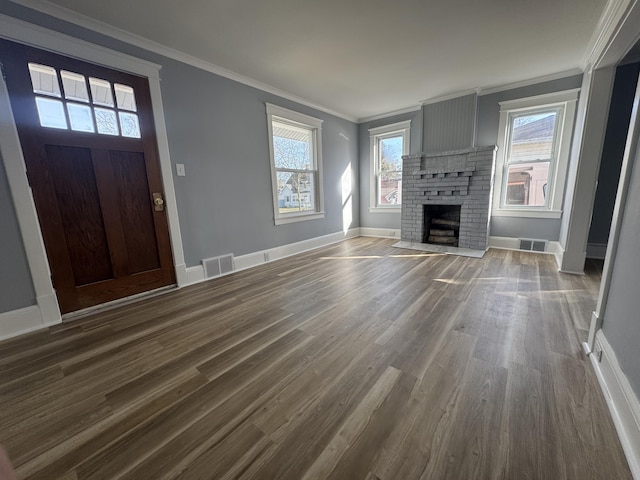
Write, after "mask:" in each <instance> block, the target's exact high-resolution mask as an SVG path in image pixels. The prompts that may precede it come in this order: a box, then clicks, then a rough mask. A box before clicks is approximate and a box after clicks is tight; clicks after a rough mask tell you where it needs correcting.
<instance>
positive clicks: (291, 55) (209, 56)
mask: <svg viewBox="0 0 640 480" xmlns="http://www.w3.org/2000/svg"><path fill="white" fill-rule="evenodd" d="M17 3H22V4H25V5H28V6H35V7H38V6H40V7H43V8H40V9H43V10H45V11H47V10H48V11H49V12H50V13H51V12H52V11H54V10H55V9H52V8H51V4H55V5H57V6H61V7H65V8H67V9H69V10H72V11H74V12H77V13H80V14H84V15H86V16H88V17H91V18H93V19H95V20H99V21H100V22H104V23H106V24H109V25H112V26H115V27H117V28H119V29H122V30H124V31H126V32H130V33H134V34H136V35H138V36H141V37H143V38H145V39H148V40H152V41H153V42H157V43H158V44H161V45H164V46H167V47H170V48H172V49H175V50H177V51H180V52H184V53H187V54H189V55H191V56H193V57H196V58H198V59H200V60H202V61H204V62H207V63H210V64H214V65H217V66H220V67H223V68H225V69H228V70H230V71H232V72H235V73H237V74H240V75H242V76H246V77H249V78H250V79H254V80H257V81H258V82H262V83H264V84H267V85H269V86H272V87H275V88H277V89H280V90H283V91H286V92H288V93H290V94H293V95H296V96H299V97H302V98H304V99H306V100H308V101H309V102H312V103H314V104H317V105H321V106H323V107H325V108H327V109H330V110H333V111H335V112H339V113H341V114H343V115H344V116H346V117H348V118H354V119H362V118H366V117H370V116H374V115H378V114H382V113H387V112H391V111H395V110H399V109H404V108H407V107H411V106H415V105H418V104H419V103H420V101H422V100H427V99H430V98H434V97H439V96H443V95H448V94H451V93H455V92H459V91H466V90H469V89H474V88H484V87H493V86H499V85H504V84H510V83H514V82H520V81H525V80H528V79H532V78H537V77H541V76H547V75H552V74H556V73H558V72H565V71H569V70H573V69H576V68H580V66H581V61H582V59H583V57H584V55H585V51H586V49H587V48H588V45H589V44H590V40H591V37H592V35H593V32H594V30H595V29H596V25H597V23H598V19H599V18H600V15H601V14H602V12H603V9H604V7H605V4H606V0H395V1H390V0H387V1H380V0H271V1H265V0H182V1H178V0H135V1H132V0H109V1H87V0H52V1H50V2H46V3H45V2H43V1H42V0H17ZM47 3H48V5H47ZM44 7H46V8H44ZM63 16H64V15H63Z"/></svg>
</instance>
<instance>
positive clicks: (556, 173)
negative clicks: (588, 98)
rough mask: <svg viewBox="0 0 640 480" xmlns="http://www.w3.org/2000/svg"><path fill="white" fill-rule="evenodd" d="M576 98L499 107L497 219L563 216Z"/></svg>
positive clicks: (534, 100)
mask: <svg viewBox="0 0 640 480" xmlns="http://www.w3.org/2000/svg"><path fill="white" fill-rule="evenodd" d="M577 95H578V92H577V91H576V90H572V91H568V92H558V93H554V94H550V95H542V96H540V97H531V98H527V99H522V100H514V101H508V102H502V103H501V104H500V106H501V113H500V126H499V138H498V163H497V164H496V182H495V187H496V189H495V192H494V204H493V215H498V216H500V215H502V216H525V217H542V218H559V217H560V215H561V211H560V209H561V206H562V196H563V192H564V184H565V179H566V170H567V164H568V159H569V147H570V142H571V134H572V130H573V120H574V117H575V104H576V100H577Z"/></svg>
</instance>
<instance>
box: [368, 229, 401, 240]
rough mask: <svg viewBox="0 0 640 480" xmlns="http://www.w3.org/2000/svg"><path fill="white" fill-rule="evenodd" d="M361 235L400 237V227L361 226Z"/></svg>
mask: <svg viewBox="0 0 640 480" xmlns="http://www.w3.org/2000/svg"><path fill="white" fill-rule="evenodd" d="M360 236H361V237H380V238H397V239H398V240H399V239H400V229H399V228H373V227H360Z"/></svg>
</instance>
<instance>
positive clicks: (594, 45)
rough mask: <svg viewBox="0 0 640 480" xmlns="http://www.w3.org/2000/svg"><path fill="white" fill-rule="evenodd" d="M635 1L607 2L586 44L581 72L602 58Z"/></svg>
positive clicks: (619, 0)
mask: <svg viewBox="0 0 640 480" xmlns="http://www.w3.org/2000/svg"><path fill="white" fill-rule="evenodd" d="M635 3H636V0H609V1H608V2H607V4H606V5H605V7H604V10H603V11H602V15H601V16H600V19H599V20H598V25H597V26H596V28H595V30H594V31H593V34H592V35H591V39H590V40H589V43H588V44H587V48H586V49H585V52H584V55H583V56H582V61H581V62H580V67H581V68H582V70H583V71H586V70H589V69H590V68H591V67H592V66H594V65H596V64H597V62H598V60H599V59H600V58H601V57H602V55H603V53H604V52H605V50H606V48H607V46H608V45H609V42H610V40H611V39H612V38H613V37H614V36H615V33H616V31H617V30H618V26H619V24H620V21H621V20H622V18H623V17H624V16H625V13H626V12H627V11H628V10H629V7H630V6H632V4H635Z"/></svg>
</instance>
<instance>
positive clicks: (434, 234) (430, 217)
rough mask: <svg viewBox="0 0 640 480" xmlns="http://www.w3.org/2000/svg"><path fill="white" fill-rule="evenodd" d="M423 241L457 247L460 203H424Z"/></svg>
mask: <svg viewBox="0 0 640 480" xmlns="http://www.w3.org/2000/svg"><path fill="white" fill-rule="evenodd" d="M423 225H424V230H423V233H422V242H423V243H431V244H434V245H447V246H449V247H457V246H458V240H459V238H460V205H424V223H423Z"/></svg>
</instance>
